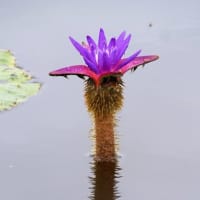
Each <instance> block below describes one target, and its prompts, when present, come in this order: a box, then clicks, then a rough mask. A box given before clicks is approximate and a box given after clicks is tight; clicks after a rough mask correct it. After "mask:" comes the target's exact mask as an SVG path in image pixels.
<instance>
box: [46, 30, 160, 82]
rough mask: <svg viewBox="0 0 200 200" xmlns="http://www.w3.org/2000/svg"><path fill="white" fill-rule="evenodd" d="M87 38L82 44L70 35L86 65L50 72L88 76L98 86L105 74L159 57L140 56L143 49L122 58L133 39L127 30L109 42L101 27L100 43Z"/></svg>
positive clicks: (131, 67)
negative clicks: (127, 33)
mask: <svg viewBox="0 0 200 200" xmlns="http://www.w3.org/2000/svg"><path fill="white" fill-rule="evenodd" d="M86 38H87V44H85V43H83V44H80V43H78V42H77V41H76V40H74V39H73V38H72V37H69V39H70V41H71V42H72V44H73V45H74V47H75V48H76V49H77V50H78V51H79V53H80V54H81V56H82V57H83V59H84V61H85V64H86V65H75V66H69V67H64V68H61V69H58V70H55V71H52V72H50V73H49V74H50V75H51V76H67V75H78V76H80V77H82V76H87V77H89V78H91V79H92V80H93V81H94V83H95V84H96V86H98V85H99V84H100V82H101V79H102V78H103V77H105V76H112V75H123V74H124V73H125V72H126V71H128V70H130V69H136V68H137V67H138V66H139V65H144V64H146V63H148V62H152V61H154V60H157V59H158V56H156V55H148V56H138V55H139V54H140V52H141V50H139V51H137V52H136V53H134V54H133V55H131V56H129V57H127V58H122V57H123V55H124V53H125V51H126V49H127V47H128V45H129V42H130V40H131V35H130V34H129V35H128V36H126V32H125V31H124V32H122V33H121V34H120V35H119V37H118V38H114V37H113V38H111V39H110V41H109V42H107V40H106V37H105V34H104V30H103V29H100V32H99V40H98V44H96V42H95V41H94V40H93V39H92V37H91V36H87V37H86Z"/></svg>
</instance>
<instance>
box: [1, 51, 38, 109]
mask: <svg viewBox="0 0 200 200" xmlns="http://www.w3.org/2000/svg"><path fill="white" fill-rule="evenodd" d="M32 80H33V77H32V76H31V75H30V74H29V73H27V72H26V71H24V70H23V69H21V68H20V67H17V66H16V62H15V57H14V56H13V55H12V53H11V52H10V51H8V50H0V111H3V110H8V109H11V108H12V107H14V106H16V105H18V104H19V103H22V102H24V101H26V100H27V99H28V97H30V96H32V95H35V94H37V92H38V91H39V89H40V86H41V84H40V83H36V82H31V81H32Z"/></svg>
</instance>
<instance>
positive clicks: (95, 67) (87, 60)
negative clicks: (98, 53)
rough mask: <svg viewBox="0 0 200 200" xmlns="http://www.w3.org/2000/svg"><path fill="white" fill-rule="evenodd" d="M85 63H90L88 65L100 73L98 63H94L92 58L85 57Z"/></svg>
mask: <svg viewBox="0 0 200 200" xmlns="http://www.w3.org/2000/svg"><path fill="white" fill-rule="evenodd" d="M83 59H84V61H85V63H86V64H87V65H88V67H89V68H90V69H91V70H92V71H93V72H95V73H97V74H98V73H99V69H98V67H97V65H96V63H93V62H92V61H91V60H90V59H87V58H86V57H83Z"/></svg>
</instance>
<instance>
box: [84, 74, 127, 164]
mask: <svg viewBox="0 0 200 200" xmlns="http://www.w3.org/2000/svg"><path fill="white" fill-rule="evenodd" d="M85 100H86V105H87V108H88V111H89V112H90V113H91V116H92V118H93V121H94V139H95V158H96V160H98V161H108V160H109V161H111V160H115V159H116V153H117V151H116V134H115V125H116V113H117V112H118V111H119V110H120V109H121V107H122V104H123V85H122V81H121V78H120V77H119V76H107V77H104V78H103V79H102V80H101V83H100V85H99V86H98V87H97V86H96V85H95V84H94V82H93V81H92V80H90V79H89V80H88V81H86V84H85Z"/></svg>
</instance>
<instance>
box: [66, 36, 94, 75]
mask: <svg viewBox="0 0 200 200" xmlns="http://www.w3.org/2000/svg"><path fill="white" fill-rule="evenodd" d="M69 39H70V41H71V42H72V44H73V45H74V47H75V48H76V49H77V50H78V51H79V52H80V54H81V55H82V56H83V59H84V61H85V63H86V64H87V65H88V67H89V68H90V69H91V70H93V71H94V72H96V73H98V69H97V65H96V60H95V57H94V56H93V55H92V54H90V52H88V50H87V48H85V47H83V46H82V45H81V44H79V43H78V42H77V41H76V40H74V39H73V38H72V37H69Z"/></svg>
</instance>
